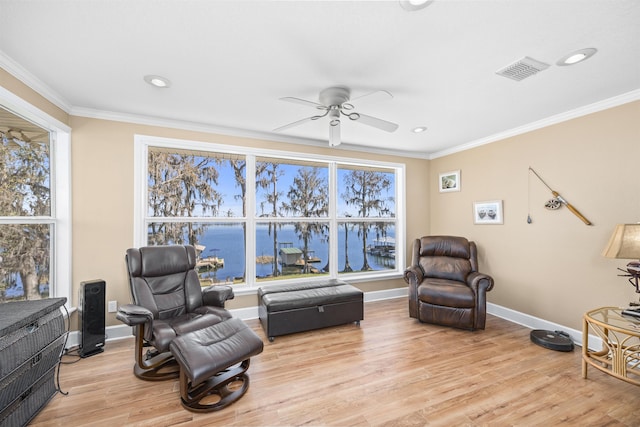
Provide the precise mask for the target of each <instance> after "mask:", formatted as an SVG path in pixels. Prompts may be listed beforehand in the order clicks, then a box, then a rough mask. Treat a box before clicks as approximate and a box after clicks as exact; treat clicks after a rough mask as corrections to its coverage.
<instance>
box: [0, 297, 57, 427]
mask: <svg viewBox="0 0 640 427" xmlns="http://www.w3.org/2000/svg"><path fill="white" fill-rule="evenodd" d="M66 301H67V299H66V298H49V299H43V300H36V301H16V302H8V303H4V304H0V426H2V427H4V426H11V427H13V426H24V425H27V424H28V423H29V421H31V419H33V417H35V415H36V414H37V413H38V412H39V411H40V410H41V409H42V408H43V407H44V406H45V405H46V404H47V402H49V400H50V399H51V398H52V397H53V396H54V395H55V394H56V391H57V387H56V383H55V370H56V367H57V366H58V363H60V356H61V354H62V350H63V347H64V344H65V340H66V335H67V334H66V329H65V322H64V317H63V315H62V311H61V310H60V307H62V305H64V303H65V302H66Z"/></svg>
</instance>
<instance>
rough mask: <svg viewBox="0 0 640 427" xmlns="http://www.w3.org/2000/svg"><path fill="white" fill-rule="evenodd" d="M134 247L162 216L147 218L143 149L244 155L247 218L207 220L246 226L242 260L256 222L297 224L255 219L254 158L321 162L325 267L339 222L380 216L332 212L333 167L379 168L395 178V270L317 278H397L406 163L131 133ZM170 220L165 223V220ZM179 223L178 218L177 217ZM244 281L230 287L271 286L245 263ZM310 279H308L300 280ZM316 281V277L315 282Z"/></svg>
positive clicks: (332, 256)
mask: <svg viewBox="0 0 640 427" xmlns="http://www.w3.org/2000/svg"><path fill="white" fill-rule="evenodd" d="M133 145H134V182H133V184H134V191H133V193H134V194H133V197H134V212H133V215H134V218H133V229H134V239H133V240H134V246H136V247H140V246H145V245H146V244H147V240H146V239H147V224H148V222H150V221H156V222H158V221H162V220H164V219H165V218H159V217H150V216H148V215H147V213H148V195H147V188H148V186H147V176H148V150H149V148H150V147H153V148H162V149H175V150H190V151H196V152H203V153H206V152H212V153H227V154H230V155H241V156H245V160H246V176H245V178H246V194H247V195H248V197H247V199H246V212H247V216H246V217H242V218H241V217H231V218H225V217H215V218H214V217H210V218H207V219H208V220H210V222H216V223H219V222H231V223H233V222H245V223H246V225H247V236H249V237H248V238H247V242H246V243H245V251H246V255H245V260H250V259H252V258H255V256H256V255H255V253H256V241H255V236H256V224H259V223H264V222H269V221H273V222H282V223H288V222H292V221H296V220H299V219H300V218H295V217H269V218H260V217H258V216H257V213H256V200H255V197H254V196H252V195H255V194H256V188H255V187H256V183H255V166H256V159H258V158H261V157H273V158H274V159H278V160H282V161H283V162H286V161H302V162H313V161H320V162H324V163H327V164H328V167H329V183H328V184H329V195H330V196H329V215H328V217H326V218H318V220H319V221H327V222H329V241H330V242H336V243H330V245H329V263H330V265H332V266H335V265H337V261H338V244H337V242H338V233H340V232H341V231H340V230H341V228H340V224H341V223H342V222H344V221H345V220H349V221H352V222H355V221H361V220H364V221H368V222H376V221H377V222H379V221H380V218H356V217H350V218H346V217H343V216H339V215H338V213H337V211H336V210H337V203H336V198H337V197H339V194H338V183H337V169H338V167H339V166H345V165H348V166H353V167H381V168H385V169H389V171H390V172H391V171H393V172H394V174H395V175H394V176H395V183H394V184H395V188H394V190H395V197H396V199H395V207H396V215H395V217H394V218H384V219H386V220H389V221H390V222H394V227H395V234H396V253H395V265H396V267H395V269H393V270H382V271H380V270H378V271H371V272H353V273H348V274H346V275H345V274H340V273H339V272H338V271H337V269H333V270H332V271H331V272H330V273H329V274H328V275H323V276H321V277H322V278H323V279H338V278H340V279H344V280H348V281H350V282H367V281H376V280H385V279H389V278H398V277H401V276H402V266H404V265H405V259H406V254H405V246H406V245H405V243H406V242H405V220H406V209H405V188H406V187H405V165H404V164H402V163H391V162H377V161H370V160H363V161H357V160H354V159H353V158H349V157H338V156H326V155H320V154H304V155H301V154H300V153H298V152H294V151H291V152H289V151H281V150H271V149H262V148H249V147H241V146H231V145H226V144H220V143H216V142H202V141H193V140H185V139H175V138H166V137H158V136H150V135H139V134H136V135H134V144H133ZM202 219H203V217H194V218H193V222H201V221H202ZM167 220H170V219H167ZM181 220H182V218H181ZM245 272H246V278H245V283H242V284H235V285H234V289H235V290H236V291H238V292H239V293H243V292H245V291H246V292H255V291H256V290H257V288H258V287H260V286H265V285H266V286H268V283H270V282H267V283H265V282H260V281H258V280H257V279H256V270H255V264H254V263H252V262H246V271H245ZM304 280H313V279H304ZM316 280H317V279H316ZM300 281H301V279H300V278H290V279H285V278H283V279H279V280H277V282H274V283H296V282H300Z"/></svg>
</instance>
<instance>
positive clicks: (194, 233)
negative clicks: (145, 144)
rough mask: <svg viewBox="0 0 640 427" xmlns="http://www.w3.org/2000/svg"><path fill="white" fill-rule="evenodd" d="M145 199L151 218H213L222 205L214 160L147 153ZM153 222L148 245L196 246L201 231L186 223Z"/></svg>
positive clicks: (212, 158) (156, 152)
mask: <svg viewBox="0 0 640 427" xmlns="http://www.w3.org/2000/svg"><path fill="white" fill-rule="evenodd" d="M148 161H149V163H148V170H149V175H148V181H149V182H148V197H149V210H150V212H149V214H150V215H151V216H152V217H194V216H200V215H210V216H217V215H218V212H219V210H220V206H221V205H222V201H223V200H222V195H221V194H220V193H219V192H218V191H217V190H216V186H217V184H218V170H217V168H216V163H217V161H218V160H217V159H216V158H214V157H207V156H199V155H193V154H183V153H168V152H164V151H153V150H151V151H149V160H148ZM183 226H184V225H183V224H182V223H175V222H153V223H151V224H150V228H151V230H150V235H149V244H156V245H163V244H171V243H173V244H190V245H196V244H197V243H198V240H199V238H200V236H201V235H202V233H204V227H203V226H198V225H196V224H194V223H192V222H187V224H186V232H185V230H184V228H183Z"/></svg>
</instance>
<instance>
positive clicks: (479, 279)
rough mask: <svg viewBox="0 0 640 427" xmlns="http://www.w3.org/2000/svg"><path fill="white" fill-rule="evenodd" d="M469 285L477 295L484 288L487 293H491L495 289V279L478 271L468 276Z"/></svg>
mask: <svg viewBox="0 0 640 427" xmlns="http://www.w3.org/2000/svg"><path fill="white" fill-rule="evenodd" d="M467 284H468V285H469V287H471V288H472V289H473V290H474V291H475V293H476V294H477V293H478V291H479V290H480V288H484V291H485V292H489V291H490V290H491V289H492V288H493V277H491V276H489V275H487V274H483V273H478V272H477V271H476V272H473V273H470V274H469V275H468V276H467Z"/></svg>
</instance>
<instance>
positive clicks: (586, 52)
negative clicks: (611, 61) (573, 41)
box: [556, 47, 598, 66]
mask: <svg viewBox="0 0 640 427" xmlns="http://www.w3.org/2000/svg"><path fill="white" fill-rule="evenodd" d="M597 51H598V50H597V49H594V48H592V47H588V48H586V49H580V50H576V51H575V52H571V53H570V54H568V55H565V56H563V57H562V58H561V59H560V60H559V61H558V62H557V63H556V64H557V65H560V66H567V65H574V64H577V63H578V62H582V61H585V60H587V59H589V58H591V57H592V56H593V55H595V54H596V52H597Z"/></svg>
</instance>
